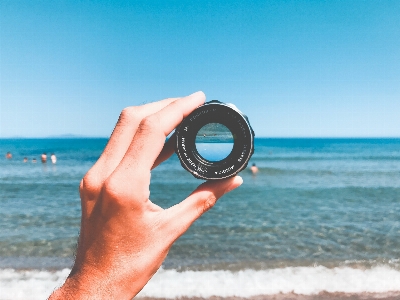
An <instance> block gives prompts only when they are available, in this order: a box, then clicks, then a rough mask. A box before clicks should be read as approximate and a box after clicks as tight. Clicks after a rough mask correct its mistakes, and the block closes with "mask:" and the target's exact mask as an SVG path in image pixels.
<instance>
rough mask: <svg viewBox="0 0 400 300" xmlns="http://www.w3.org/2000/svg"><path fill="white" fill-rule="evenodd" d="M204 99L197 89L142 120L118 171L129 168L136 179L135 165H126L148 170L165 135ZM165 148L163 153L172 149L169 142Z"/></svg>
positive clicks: (159, 150)
mask: <svg viewBox="0 0 400 300" xmlns="http://www.w3.org/2000/svg"><path fill="white" fill-rule="evenodd" d="M204 101H205V95H204V93H203V92H197V93H194V94H192V95H189V96H187V97H184V98H180V99H178V100H176V101H174V102H172V103H170V104H169V105H167V106H166V107H164V108H163V109H161V110H160V111H158V112H157V113H155V114H153V115H150V116H148V117H146V118H145V119H143V121H142V122H141V123H140V125H139V128H138V130H137V132H136V135H135V137H134V138H133V140H132V143H131V145H130V146H129V149H128V151H127V152H126V155H125V156H124V158H123V160H122V161H121V164H120V165H119V166H118V168H117V172H123V174H124V175H125V176H126V175H127V174H126V171H127V170H129V171H130V173H131V174H130V176H131V177H135V178H136V177H137V176H136V175H140V174H137V172H136V170H135V169H134V168H129V167H128V166H135V167H137V168H138V169H141V170H142V169H145V170H150V169H151V167H152V166H153V165H154V163H155V162H156V160H157V157H159V155H160V153H161V150H162V149H163V147H164V143H165V138H166V136H168V134H169V133H170V132H171V131H172V130H173V129H174V128H175V127H176V126H178V125H179V124H180V123H181V122H182V120H183V118H185V117H186V116H188V115H189V114H190V113H191V112H192V111H193V110H194V109H195V108H197V107H198V106H200V105H201V104H203V103H204ZM171 143H172V141H171ZM165 149H166V150H165V151H166V154H170V153H171V151H172V149H171V145H170V144H168V145H167V146H166V148H165ZM163 157H164V156H163Z"/></svg>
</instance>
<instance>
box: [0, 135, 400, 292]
mask: <svg viewBox="0 0 400 300" xmlns="http://www.w3.org/2000/svg"><path fill="white" fill-rule="evenodd" d="M106 142H107V140H106V139H31V140H25V139H19V140H18V139H17V140H0V153H2V157H1V158H0V228H1V231H0V269H2V270H5V269H6V268H12V269H14V270H20V269H32V270H40V269H44V270H61V269H62V268H65V267H66V268H68V267H71V263H72V258H73V254H74V250H75V247H76V241H77V236H78V233H79V222H80V200H79V195H78V185H79V182H80V180H81V178H82V176H83V175H84V174H85V173H86V172H87V170H88V169H89V168H90V167H91V166H92V164H93V163H94V162H95V161H96V159H97V158H98V157H99V155H100V153H101V152H102V149H103V148H104V146H105V144H106ZM7 151H11V152H12V154H13V159H12V160H6V159H5V158H4V155H5V153H6V152H7ZM42 152H47V153H48V154H49V153H51V152H54V153H55V154H56V155H57V164H56V165H52V164H51V163H47V164H45V165H43V164H41V163H40V162H38V163H37V164H33V163H32V162H31V159H32V158H33V157H36V158H37V159H38V160H39V161H40V154H41V153H42ZM24 156H27V157H28V158H29V162H28V163H23V162H22V160H23V157H24ZM253 162H254V163H256V164H257V166H258V167H259V170H260V171H259V173H258V174H257V175H256V176H253V175H252V174H251V173H250V172H249V171H248V170H246V171H244V172H242V173H241V176H242V177H243V179H244V183H243V185H242V186H241V187H240V188H239V189H237V190H235V191H233V192H232V193H230V194H229V195H226V196H224V197H223V198H222V199H220V201H219V202H218V203H217V204H216V206H215V207H214V208H213V209H212V210H210V211H209V212H207V214H205V215H204V216H203V217H202V218H201V219H199V220H198V221H197V222H196V223H195V224H194V225H193V226H192V227H191V228H190V229H189V230H188V232H187V233H186V234H185V235H184V236H183V237H181V238H180V239H179V240H178V241H177V242H176V244H175V245H174V246H173V248H172V249H171V251H170V253H169V255H168V257H167V259H166V261H165V264H164V269H165V270H175V271H187V270H199V271H202V272H209V271H211V270H219V271H224V272H228V271H229V272H236V271H238V270H248V269H251V270H255V272H264V271H268V270H275V269H277V268H278V269H279V268H292V267H293V268H297V267H307V268H311V267H312V266H319V267H321V268H322V267H323V268H327V269H328V270H331V269H332V268H335V267H343V266H346V267H348V268H350V269H351V270H360V269H365V268H369V269H371V268H372V269H373V268H375V267H381V266H384V267H385V268H389V269H390V270H394V271H396V272H397V273H396V274H397V275H398V274H400V261H399V259H400V139H256V140H255V153H254V155H253V158H252V160H251V161H250V163H253ZM199 183H201V181H199V180H197V179H194V178H193V177H192V176H191V175H190V174H189V173H188V172H186V171H184V170H183V169H182V167H181V166H180V163H179V161H178V159H177V158H176V156H175V155H174V156H173V157H171V159H170V160H168V161H166V162H165V163H163V164H162V165H160V166H159V167H158V168H157V169H155V170H154V171H153V172H152V184H151V197H150V198H151V199H152V201H153V202H156V203H157V204H159V205H160V206H162V207H169V206H171V205H173V204H175V203H177V202H179V201H180V200H182V199H184V198H185V197H186V196H187V195H189V194H190V192H191V191H192V190H193V189H194V188H195V187H196V186H197V185H198V184H199ZM285 270H286V269H285ZM310 270H311V269H310ZM312 270H315V269H312ZM373 270H375V269H373ZM310 272H311V271H310ZM0 273H1V272H0ZM179 274H180V273H179ZM185 274H186V273H185ZM215 274H217V273H215ZM218 274H219V273H218ZM255 274H258V275H254V276H256V277H255V278H258V277H257V276H261V274H263V273H255ZM290 274H291V275H290ZM290 274H289V275H290V276H292V275H293V274H292V273H290ZM0 275H1V274H0ZM289 275H285V276H289ZM4 276H5V275H4ZM188 276H189V275H188ZM216 276H217V275H216ZM224 276H225V275H224ZM282 276H283V275H282ZM252 280H253V279H252ZM254 280H256V279H254ZM0 281H1V276H0ZM0 284H1V282H0ZM189 296H190V294H189Z"/></svg>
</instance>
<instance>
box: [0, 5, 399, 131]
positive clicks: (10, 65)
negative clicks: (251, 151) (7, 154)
mask: <svg viewBox="0 0 400 300" xmlns="http://www.w3.org/2000/svg"><path fill="white" fill-rule="evenodd" d="M399 16H400V1H344V0H343V1H217V0H214V1H150V0H148V1H39V0H37V1H4V0H0V51H1V53H0V75H1V78H0V80H1V86H0V88H1V89H0V137H3V138H4V137H14V136H20V137H45V136H54V135H62V134H78V135H84V136H105V137H106V136H109V134H110V133H111V131H112V129H113V126H114V124H115V122H116V120H117V119H118V115H119V112H120V111H121V110H122V109H123V108H124V107H126V106H131V105H139V104H141V103H145V102H151V101H155V100H159V99H163V98H167V97H177V96H183V95H187V94H190V93H192V92H195V91H197V90H203V91H204V92H205V93H206V95H207V99H208V100H212V99H219V100H221V101H224V102H232V103H235V104H236V105H237V106H238V107H239V108H240V109H241V110H242V111H243V112H244V113H246V114H247V115H248V116H249V119H250V122H251V124H252V126H253V128H254V130H255V132H256V135H257V136H265V137H387V136H390V137H393V136H396V137H399V136H400V17H399Z"/></svg>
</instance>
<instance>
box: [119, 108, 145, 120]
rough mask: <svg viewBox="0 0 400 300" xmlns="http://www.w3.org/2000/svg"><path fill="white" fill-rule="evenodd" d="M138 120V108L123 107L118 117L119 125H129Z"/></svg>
mask: <svg viewBox="0 0 400 300" xmlns="http://www.w3.org/2000/svg"><path fill="white" fill-rule="evenodd" d="M139 118H140V108H139V107H137V106H129V107H125V108H124V109H123V110H122V111H121V114H120V115H119V122H120V123H123V124H124V123H129V122H132V121H135V120H137V119H139Z"/></svg>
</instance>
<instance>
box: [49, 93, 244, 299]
mask: <svg viewBox="0 0 400 300" xmlns="http://www.w3.org/2000/svg"><path fill="white" fill-rule="evenodd" d="M204 101H205V95H204V94H203V93H202V92H197V93H195V94H192V95H190V96H187V97H184V98H177V99H166V100H162V101H159V102H154V103H149V104H146V105H142V106H138V107H129V108H126V109H124V110H123V111H122V113H121V115H120V118H119V120H118V123H117V125H116V126H115V129H114V131H113V133H112V135H111V137H110V140H109V142H108V144H107V146H106V148H105V150H104V152H103V153H102V155H101V156H100V158H99V160H98V161H97V162H96V163H95V165H94V166H93V167H92V168H91V169H90V170H89V172H88V173H87V174H86V175H85V177H84V178H83V179H82V181H81V184H80V195H81V203H82V219H81V231H80V236H79V242H78V249H77V253H76V259H75V264H74V267H73V268H72V271H71V274H70V275H69V276H68V278H67V280H66V281H65V283H64V285H63V286H62V287H61V288H60V289H58V290H56V291H55V292H54V293H53V294H52V295H51V296H50V299H131V298H132V297H134V296H135V295H136V294H137V293H138V292H139V291H140V290H141V289H142V288H143V287H144V286H145V284H146V283H147V282H148V281H149V280H150V278H151V277H152V276H153V275H154V273H155V272H156V271H157V270H158V269H159V267H160V266H161V264H162V262H163V261H164V259H165V257H166V256H167V254H168V251H169V249H170V248H171V246H172V244H173V243H174V242H175V241H176V240H177V239H178V238H179V237H180V236H181V235H182V234H183V233H184V232H185V231H186V230H187V229H188V228H189V227H190V225H191V224H192V223H193V222H194V221H195V220H196V219H198V218H199V217H200V216H201V215H202V214H203V213H204V212H205V211H207V210H208V209H210V208H211V207H212V206H213V205H214V204H215V202H216V201H217V199H218V198H220V197H221V196H222V195H223V194H225V193H227V192H229V191H231V190H233V189H234V188H236V187H238V186H239V185H240V184H241V183H242V179H241V178H240V177H233V178H229V179H224V180H218V181H208V182H205V183H203V184H201V185H200V186H199V187H198V188H197V189H196V190H194V191H193V192H192V193H191V194H190V195H189V197H188V198H186V199H185V200H183V201H182V202H180V203H178V204H176V205H174V206H172V207H170V208H168V209H162V208H161V207H160V206H158V205H156V204H154V203H152V202H151V201H150V199H149V195H150V191H149V186H150V171H151V169H153V168H154V167H156V166H157V165H158V164H160V163H161V162H163V161H164V160H166V159H167V158H169V157H170V156H171V155H172V154H173V152H174V147H173V142H174V139H173V138H171V139H170V140H169V141H168V142H166V143H165V140H166V137H167V136H168V134H169V133H170V132H171V131H172V130H173V129H174V128H175V127H176V126H177V125H179V123H180V122H181V121H182V119H183V118H184V117H186V116H187V115H188V114H189V113H191V112H192V111H193V110H194V109H195V108H196V107H198V106H199V105H201V104H203V103H204Z"/></svg>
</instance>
